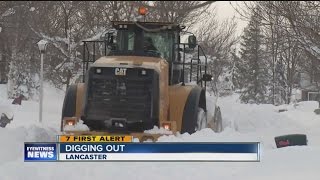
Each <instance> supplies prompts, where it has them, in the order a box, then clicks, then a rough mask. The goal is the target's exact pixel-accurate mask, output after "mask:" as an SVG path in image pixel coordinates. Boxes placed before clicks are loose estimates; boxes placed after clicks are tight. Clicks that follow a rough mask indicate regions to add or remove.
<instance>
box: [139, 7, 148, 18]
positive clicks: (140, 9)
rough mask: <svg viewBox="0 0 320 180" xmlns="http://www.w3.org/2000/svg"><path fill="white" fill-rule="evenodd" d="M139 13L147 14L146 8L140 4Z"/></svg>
mask: <svg viewBox="0 0 320 180" xmlns="http://www.w3.org/2000/svg"><path fill="white" fill-rule="evenodd" d="M139 14H140V15H142V16H144V15H146V14H147V8H146V7H144V6H140V7H139Z"/></svg>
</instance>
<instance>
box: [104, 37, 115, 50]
mask: <svg viewBox="0 0 320 180" xmlns="http://www.w3.org/2000/svg"><path fill="white" fill-rule="evenodd" d="M113 39H114V37H113V34H112V33H107V35H106V39H105V41H106V43H107V47H108V48H109V49H112V47H113V44H114V42H113Z"/></svg>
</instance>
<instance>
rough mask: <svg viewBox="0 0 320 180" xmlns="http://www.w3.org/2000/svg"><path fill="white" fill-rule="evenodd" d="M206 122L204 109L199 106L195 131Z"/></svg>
mask: <svg viewBox="0 0 320 180" xmlns="http://www.w3.org/2000/svg"><path fill="white" fill-rule="evenodd" d="M206 123H207V113H206V112H204V110H203V109H202V108H199V110H198V116H197V124H196V127H195V131H199V130H201V129H203V128H205V127H206Z"/></svg>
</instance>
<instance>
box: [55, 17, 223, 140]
mask: <svg viewBox="0 0 320 180" xmlns="http://www.w3.org/2000/svg"><path fill="white" fill-rule="evenodd" d="M112 25H113V29H112V30H110V31H109V32H108V33H106V34H105V37H104V38H103V40H99V41H84V42H83V73H84V76H83V82H82V83H78V84H75V85H71V86H70V87H69V88H68V90H67V92H66V95H65V99H64V104H63V110H62V119H61V131H63V133H66V134H76V135H132V136H134V137H137V138H139V139H140V140H142V139H147V138H151V139H154V140H155V139H156V138H157V137H159V136H160V134H148V133H145V132H144V131H145V130H149V129H152V128H153V127H154V126H157V127H163V128H164V129H167V130H170V131H171V132H173V133H175V132H177V131H179V132H180V133H185V132H187V133H190V134H191V133H194V132H196V131H198V130H200V129H203V128H208V127H209V128H212V129H213V130H214V131H216V132H219V131H221V130H222V119H221V113H220V109H219V107H217V106H216V107H213V108H215V109H214V110H212V112H215V113H214V115H213V117H207V114H208V113H207V108H208V107H207V103H206V84H207V82H208V81H211V80H212V76H211V75H209V74H207V58H206V56H205V55H204V53H203V50H202V48H201V47H200V46H199V45H197V43H196V37H195V36H194V35H193V34H192V33H191V34H192V35H190V36H189V37H188V43H181V42H180V36H181V35H182V34H183V33H186V32H184V31H183V30H184V28H185V27H184V26H181V25H178V24H174V23H161V22H136V21H135V22H123V21H116V22H112ZM187 53H188V54H189V56H188V57H187V56H186V54H187ZM192 82H193V83H192ZM79 120H81V121H83V124H85V125H86V126H88V127H89V130H87V131H70V130H67V128H65V127H66V126H75V125H76V124H77V123H79Z"/></svg>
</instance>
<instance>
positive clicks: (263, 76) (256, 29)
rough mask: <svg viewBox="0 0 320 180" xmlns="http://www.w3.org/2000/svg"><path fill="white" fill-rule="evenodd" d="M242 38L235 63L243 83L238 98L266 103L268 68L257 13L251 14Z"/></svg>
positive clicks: (244, 100) (246, 101)
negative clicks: (238, 58) (237, 60)
mask: <svg viewBox="0 0 320 180" xmlns="http://www.w3.org/2000/svg"><path fill="white" fill-rule="evenodd" d="M242 39H243V42H242V43H241V52H240V62H239V63H238V65H237V70H238V71H239V72H238V74H239V75H240V76H241V79H242V83H243V89H242V92H241V96H240V99H241V101H242V102H244V103H249V102H250V103H266V102H267V99H268V98H267V97H266V96H267V87H268V70H267V63H266V58H265V54H266V53H265V50H264V48H263V39H264V36H263V34H262V32H261V20H260V19H259V17H258V15H256V14H254V15H252V17H251V20H250V22H249V25H248V26H247V27H246V29H245V30H244V35H243V36H242Z"/></svg>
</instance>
